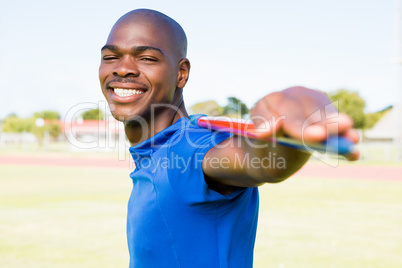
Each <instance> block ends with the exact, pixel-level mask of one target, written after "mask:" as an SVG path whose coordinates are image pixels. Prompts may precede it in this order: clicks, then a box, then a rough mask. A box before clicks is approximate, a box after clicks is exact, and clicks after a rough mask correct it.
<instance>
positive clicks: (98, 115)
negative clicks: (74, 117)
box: [82, 109, 105, 120]
mask: <svg viewBox="0 0 402 268" xmlns="http://www.w3.org/2000/svg"><path fill="white" fill-rule="evenodd" d="M104 118H105V114H104V112H103V111H102V110H101V109H91V110H88V111H86V112H84V113H82V119H84V120H103V119H104Z"/></svg>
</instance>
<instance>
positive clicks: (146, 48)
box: [133, 46, 164, 55]
mask: <svg viewBox="0 0 402 268" xmlns="http://www.w3.org/2000/svg"><path fill="white" fill-rule="evenodd" d="M146 50H155V51H158V52H159V53H161V54H162V55H164V54H163V52H162V50H161V49H159V48H157V47H151V46H136V47H134V48H133V52H137V51H138V52H143V51H146Z"/></svg>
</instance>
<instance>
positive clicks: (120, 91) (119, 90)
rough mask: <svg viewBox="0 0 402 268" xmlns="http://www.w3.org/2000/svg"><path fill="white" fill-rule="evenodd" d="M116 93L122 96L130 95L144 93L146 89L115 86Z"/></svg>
mask: <svg viewBox="0 0 402 268" xmlns="http://www.w3.org/2000/svg"><path fill="white" fill-rule="evenodd" d="M114 93H116V95H117V96H120V97H128V96H131V95H134V94H142V93H144V91H142V90H138V89H126V88H115V89H114Z"/></svg>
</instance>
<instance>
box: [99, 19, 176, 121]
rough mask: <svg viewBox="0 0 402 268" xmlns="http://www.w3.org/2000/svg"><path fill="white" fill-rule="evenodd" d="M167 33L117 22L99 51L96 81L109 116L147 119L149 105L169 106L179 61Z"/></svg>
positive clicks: (145, 25) (142, 24)
mask: <svg viewBox="0 0 402 268" xmlns="http://www.w3.org/2000/svg"><path fill="white" fill-rule="evenodd" d="M170 36H171V35H169V31H167V30H166V29H164V27H163V25H158V26H156V25H155V24H153V23H147V22H141V21H138V22H135V23H134V22H131V23H129V24H123V23H119V24H117V25H115V26H114V28H113V29H112V31H111V33H110V35H109V38H108V40H107V42H106V45H105V46H104V47H103V48H102V59H101V64H100V67H99V80H100V84H101V88H102V93H103V95H104V96H105V98H106V100H107V102H108V103H109V106H110V109H111V112H112V115H113V116H114V117H115V118H116V119H117V120H120V121H129V120H130V119H135V118H137V117H139V116H140V117H145V118H149V115H150V111H151V104H163V103H166V104H170V103H172V100H173V97H174V93H175V89H176V86H177V79H178V62H179V61H180V58H179V56H178V53H176V50H175V44H174V41H173V40H172V38H171V37H170Z"/></svg>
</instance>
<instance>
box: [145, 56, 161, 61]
mask: <svg viewBox="0 0 402 268" xmlns="http://www.w3.org/2000/svg"><path fill="white" fill-rule="evenodd" d="M141 60H142V61H158V60H157V59H155V58H150V57H144V58H141Z"/></svg>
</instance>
